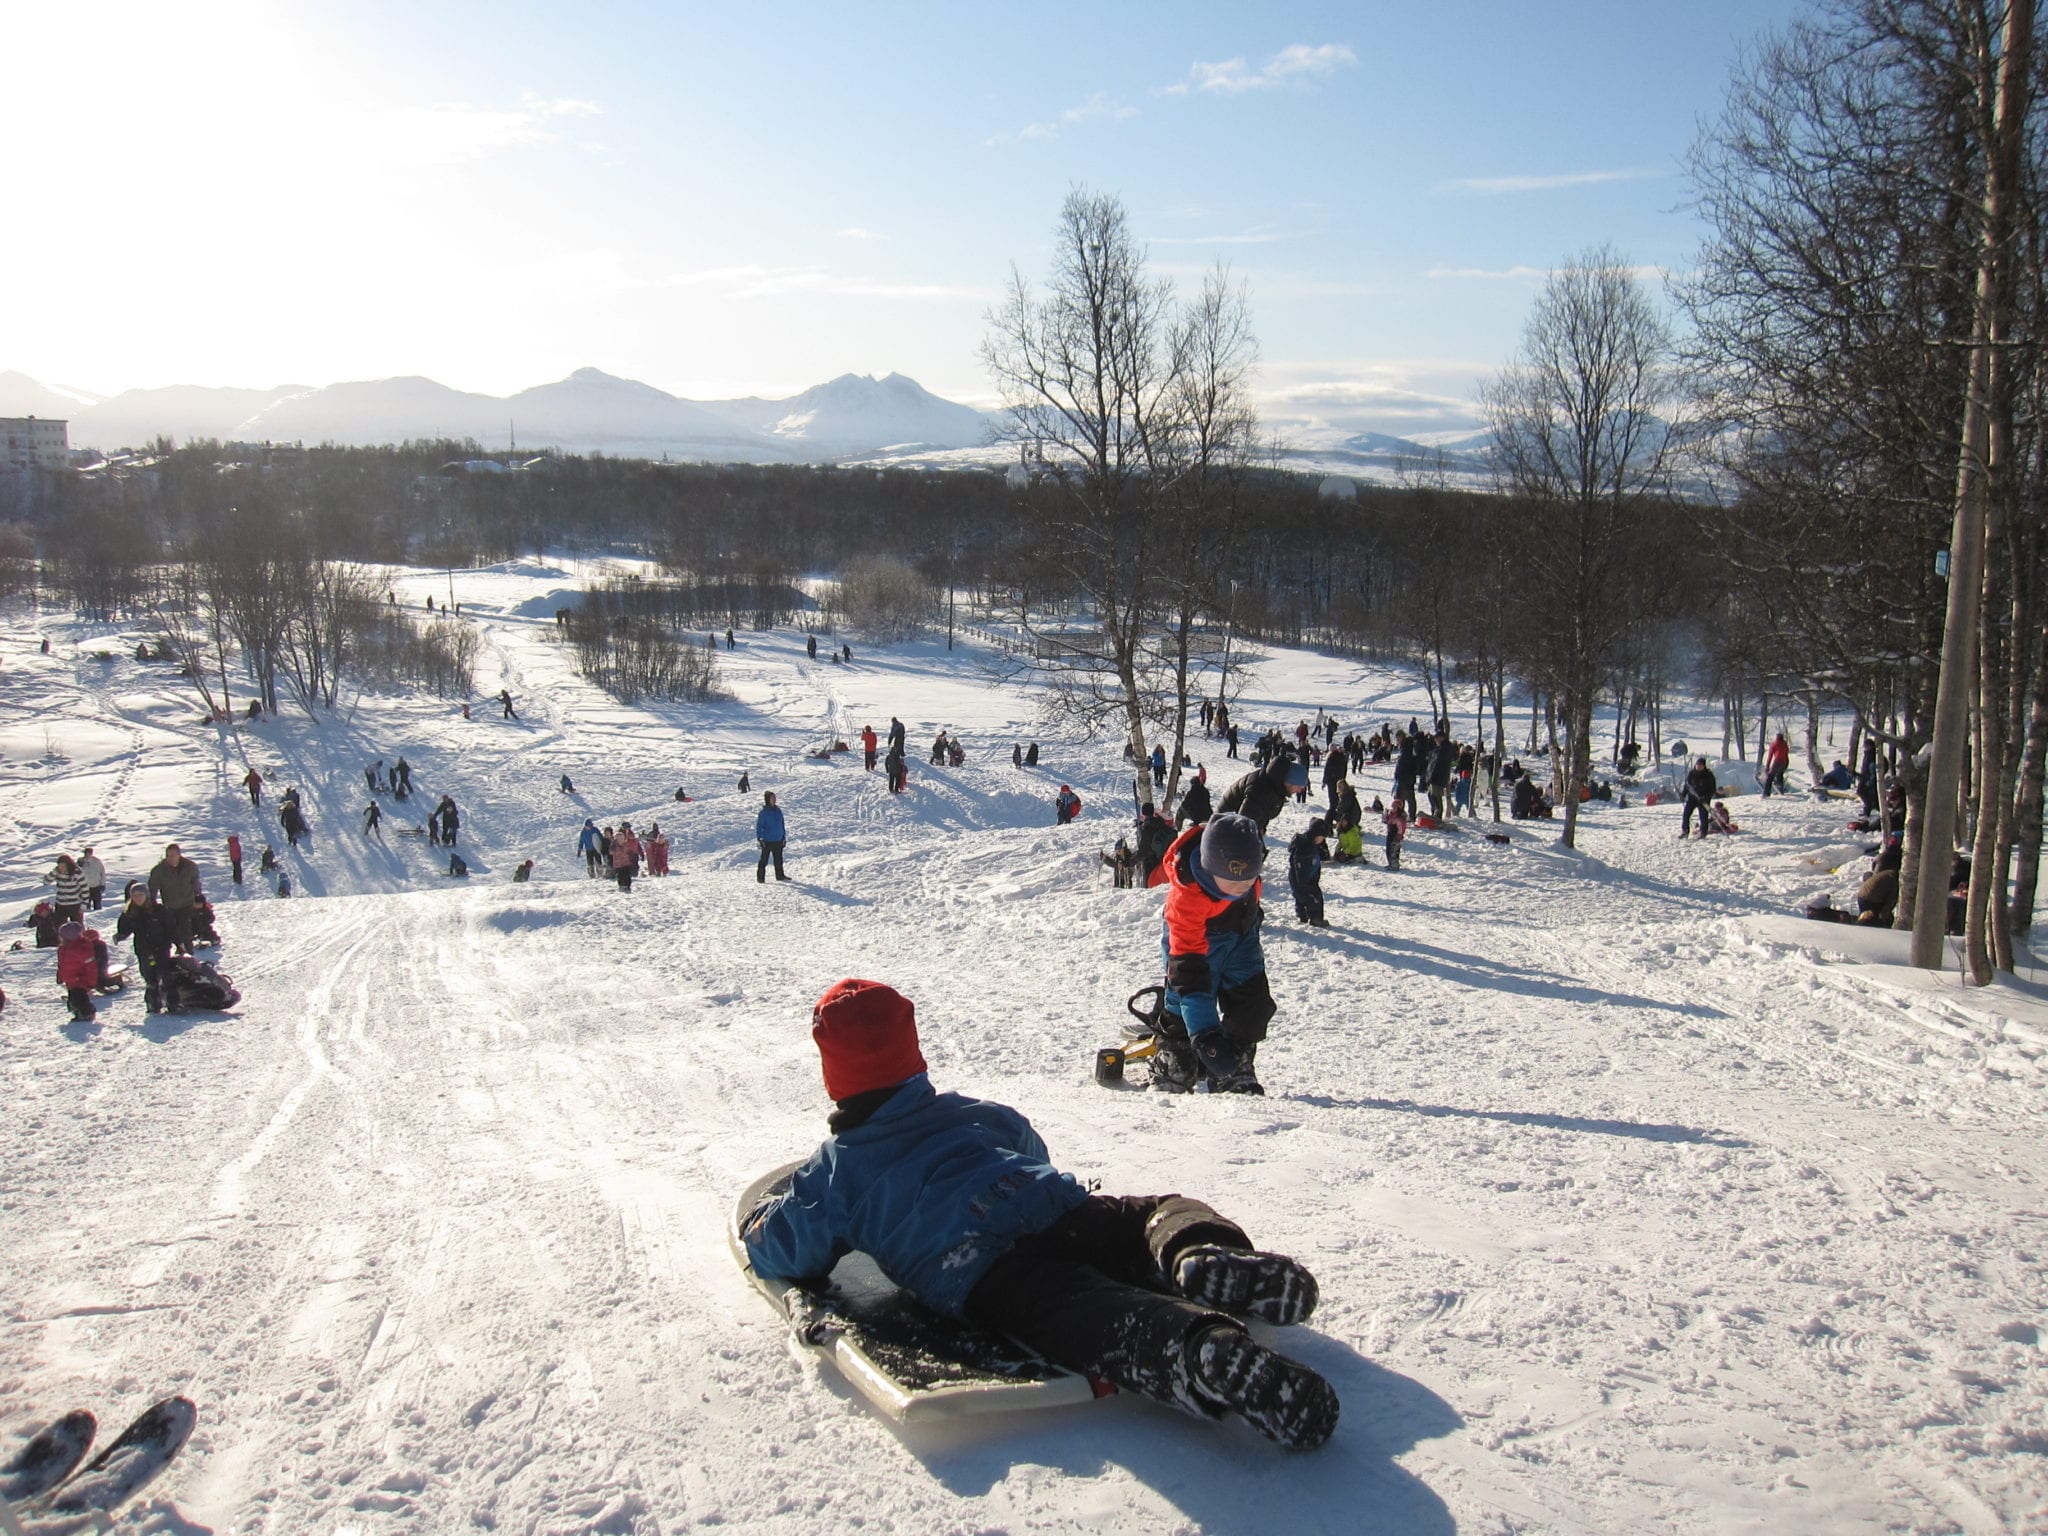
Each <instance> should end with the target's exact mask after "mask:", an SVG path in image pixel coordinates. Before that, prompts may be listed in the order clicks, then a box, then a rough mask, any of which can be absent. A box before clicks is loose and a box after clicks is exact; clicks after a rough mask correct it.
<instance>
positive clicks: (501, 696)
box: [498, 688, 519, 720]
mask: <svg viewBox="0 0 2048 1536" xmlns="http://www.w3.org/2000/svg"><path fill="white" fill-rule="evenodd" d="M498 702H499V703H500V704H502V705H503V706H504V707H505V714H504V718H505V719H507V720H517V719H518V718H519V716H518V714H517V713H516V712H514V710H513V708H512V690H511V689H509V688H500V689H499V690H498Z"/></svg>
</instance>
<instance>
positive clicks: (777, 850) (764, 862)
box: [754, 838, 789, 885]
mask: <svg viewBox="0 0 2048 1536" xmlns="http://www.w3.org/2000/svg"><path fill="white" fill-rule="evenodd" d="M770 859H773V860H774V861H775V878H776V879H778V880H787V879H788V878H789V876H787V875H785V874H784V873H783V872H782V840H781V839H780V838H778V839H776V841H774V842H772V843H771V842H769V841H767V840H766V839H765V838H764V839H763V840H762V842H761V859H760V862H759V863H757V864H756V865H755V866H754V878H755V879H756V880H758V881H760V882H761V883H762V884H763V885H766V884H767V883H768V861H769V860H770Z"/></svg>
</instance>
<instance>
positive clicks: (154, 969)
mask: <svg viewBox="0 0 2048 1536" xmlns="http://www.w3.org/2000/svg"><path fill="white" fill-rule="evenodd" d="M123 939H127V940H129V941H131V942H132V943H133V944H134V945H135V970H136V973H137V974H138V975H140V976H141V977H142V998H143V1003H144V1004H145V1006H146V1007H147V1008H148V1010H149V1011H150V1012H151V1013H162V1012H163V1011H164V975H165V973H166V972H167V971H168V970H169V969H170V965H171V924H170V918H169V916H168V914H166V913H165V911H164V909H163V908H162V907H160V906H158V905H157V903H156V900H155V898H154V897H153V896H152V895H151V894H150V889H149V887H148V886H147V885H145V884H144V883H143V882H142V881H140V880H135V881H131V882H130V883H129V886H128V901H127V904H126V905H125V906H123V907H122V908H121V915H120V917H118V918H117V919H115V922H114V942H115V943H117V944H118V943H120V942H121V940H123Z"/></svg>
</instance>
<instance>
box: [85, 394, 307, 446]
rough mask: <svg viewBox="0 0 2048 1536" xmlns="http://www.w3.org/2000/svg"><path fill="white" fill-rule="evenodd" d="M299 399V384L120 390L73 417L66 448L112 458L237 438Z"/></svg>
mask: <svg viewBox="0 0 2048 1536" xmlns="http://www.w3.org/2000/svg"><path fill="white" fill-rule="evenodd" d="M305 393H306V386H305V385H303V384H283V385H279V386H278V387H277V388H275V389H204V388H201V387H199V386H197V385H191V384H175V385H171V386H170V387H168V388H165V389H129V390H123V391H122V392H121V393H120V394H118V395H115V396H113V397H112V398H110V399H107V400H102V401H100V402H99V403H98V404H97V405H92V406H88V407H86V408H85V409H83V410H78V411H75V412H74V413H73V415H72V418H71V444H72V446H73V447H75V448H98V449H102V450H104V451H106V452H112V451H114V450H115V449H118V448H139V447H141V446H143V445H144V444H146V443H149V442H152V441H154V440H155V439H156V438H158V437H168V438H170V439H171V440H172V441H173V442H177V443H189V442H191V441H192V440H193V439H194V438H205V437H211V438H218V439H223V440H225V439H233V438H238V437H241V436H242V435H243V433H242V428H243V426H244V424H245V423H247V422H248V421H249V420H250V418H252V417H254V416H257V415H260V414H261V413H262V412H264V411H266V410H268V409H269V408H270V407H271V406H274V405H277V404H278V403H279V402H281V401H284V400H289V399H291V398H292V397H293V396H295V395H302V394H305Z"/></svg>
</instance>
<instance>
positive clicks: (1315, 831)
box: [1308, 816, 1330, 840]
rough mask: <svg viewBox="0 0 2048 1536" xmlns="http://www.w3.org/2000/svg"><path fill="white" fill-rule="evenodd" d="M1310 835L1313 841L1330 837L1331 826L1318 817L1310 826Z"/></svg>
mask: <svg viewBox="0 0 2048 1536" xmlns="http://www.w3.org/2000/svg"><path fill="white" fill-rule="evenodd" d="M1308 835H1309V837H1310V839H1311V840H1313V839H1315V838H1318V837H1328V836H1329V835H1330V824H1329V823H1328V822H1327V821H1325V820H1323V818H1322V817H1320V816H1318V817H1316V818H1315V819H1314V820H1313V821H1311V822H1310V823H1309V824H1308Z"/></svg>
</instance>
